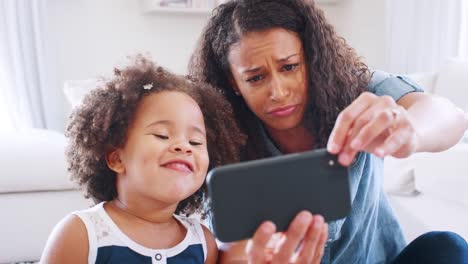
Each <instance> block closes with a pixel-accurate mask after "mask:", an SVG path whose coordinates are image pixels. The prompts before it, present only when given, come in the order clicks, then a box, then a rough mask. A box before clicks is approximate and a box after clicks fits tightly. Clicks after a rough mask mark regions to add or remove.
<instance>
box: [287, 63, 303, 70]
mask: <svg viewBox="0 0 468 264" xmlns="http://www.w3.org/2000/svg"><path fill="white" fill-rule="evenodd" d="M298 65H299V64H298V63H295V64H287V65H284V66H283V70H285V71H292V70H294V69H296V67H297V66H298Z"/></svg>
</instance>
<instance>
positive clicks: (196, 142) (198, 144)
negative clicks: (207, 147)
mask: <svg viewBox="0 0 468 264" xmlns="http://www.w3.org/2000/svg"><path fill="white" fill-rule="evenodd" d="M189 143H190V145H192V146H200V145H203V143H201V142H198V141H189Z"/></svg>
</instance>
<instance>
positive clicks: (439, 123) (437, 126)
mask: <svg viewBox="0 0 468 264" xmlns="http://www.w3.org/2000/svg"><path fill="white" fill-rule="evenodd" d="M465 130H466V117H465V115H464V113H463V111H461V110H459V109H458V108H456V107H455V106H454V105H453V104H452V103H451V102H450V101H448V100H447V99H443V98H441V97H437V96H434V95H427V94H423V93H408V94H406V95H404V96H402V97H401V98H400V99H399V100H398V102H395V101H394V99H393V98H392V97H390V96H376V95H374V94H372V93H368V92H365V93H363V94H361V95H360V96H359V97H358V98H357V99H356V100H355V101H354V102H353V103H352V104H351V105H349V106H348V107H347V108H346V109H344V110H343V111H342V112H341V113H340V115H339V116H338V118H337V121H336V123H335V127H334V128H333V131H332V133H331V135H330V138H329V141H328V146H327V148H328V150H329V151H330V152H331V153H334V154H339V161H340V163H342V164H343V165H346V166H347V165H350V164H351V163H352V161H353V159H354V157H355V156H356V154H357V153H358V152H359V151H366V152H369V153H373V154H375V155H377V156H379V157H383V156H387V155H391V156H395V157H398V158H403V157H408V156H410V155H411V154H412V153H414V152H421V151H431V152H437V151H442V150H445V149H447V148H449V147H451V146H453V145H454V144H456V143H457V142H458V141H459V140H460V139H461V137H462V136H463V133H464V131H465Z"/></svg>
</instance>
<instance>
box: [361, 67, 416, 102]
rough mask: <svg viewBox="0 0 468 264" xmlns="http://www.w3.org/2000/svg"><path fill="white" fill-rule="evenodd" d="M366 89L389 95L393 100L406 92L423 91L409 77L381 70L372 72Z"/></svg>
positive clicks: (379, 94)
mask: <svg viewBox="0 0 468 264" xmlns="http://www.w3.org/2000/svg"><path fill="white" fill-rule="evenodd" d="M367 90H368V91H369V92H371V93H373V94H375V95H377V96H382V95H388V96H391V97H392V98H393V99H394V100H395V101H398V100H399V99H400V98H401V97H403V96H404V95H406V94H408V93H413V92H424V89H422V88H421V87H420V86H419V85H418V84H416V83H415V82H413V81H412V80H410V79H409V78H407V77H404V76H400V75H391V74H389V73H386V72H383V71H374V72H372V77H371V80H370V82H369V84H368V85H367Z"/></svg>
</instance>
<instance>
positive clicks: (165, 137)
mask: <svg viewBox="0 0 468 264" xmlns="http://www.w3.org/2000/svg"><path fill="white" fill-rule="evenodd" d="M153 136H155V137H157V138H160V139H169V137H168V136H165V135H161V134H153Z"/></svg>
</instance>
